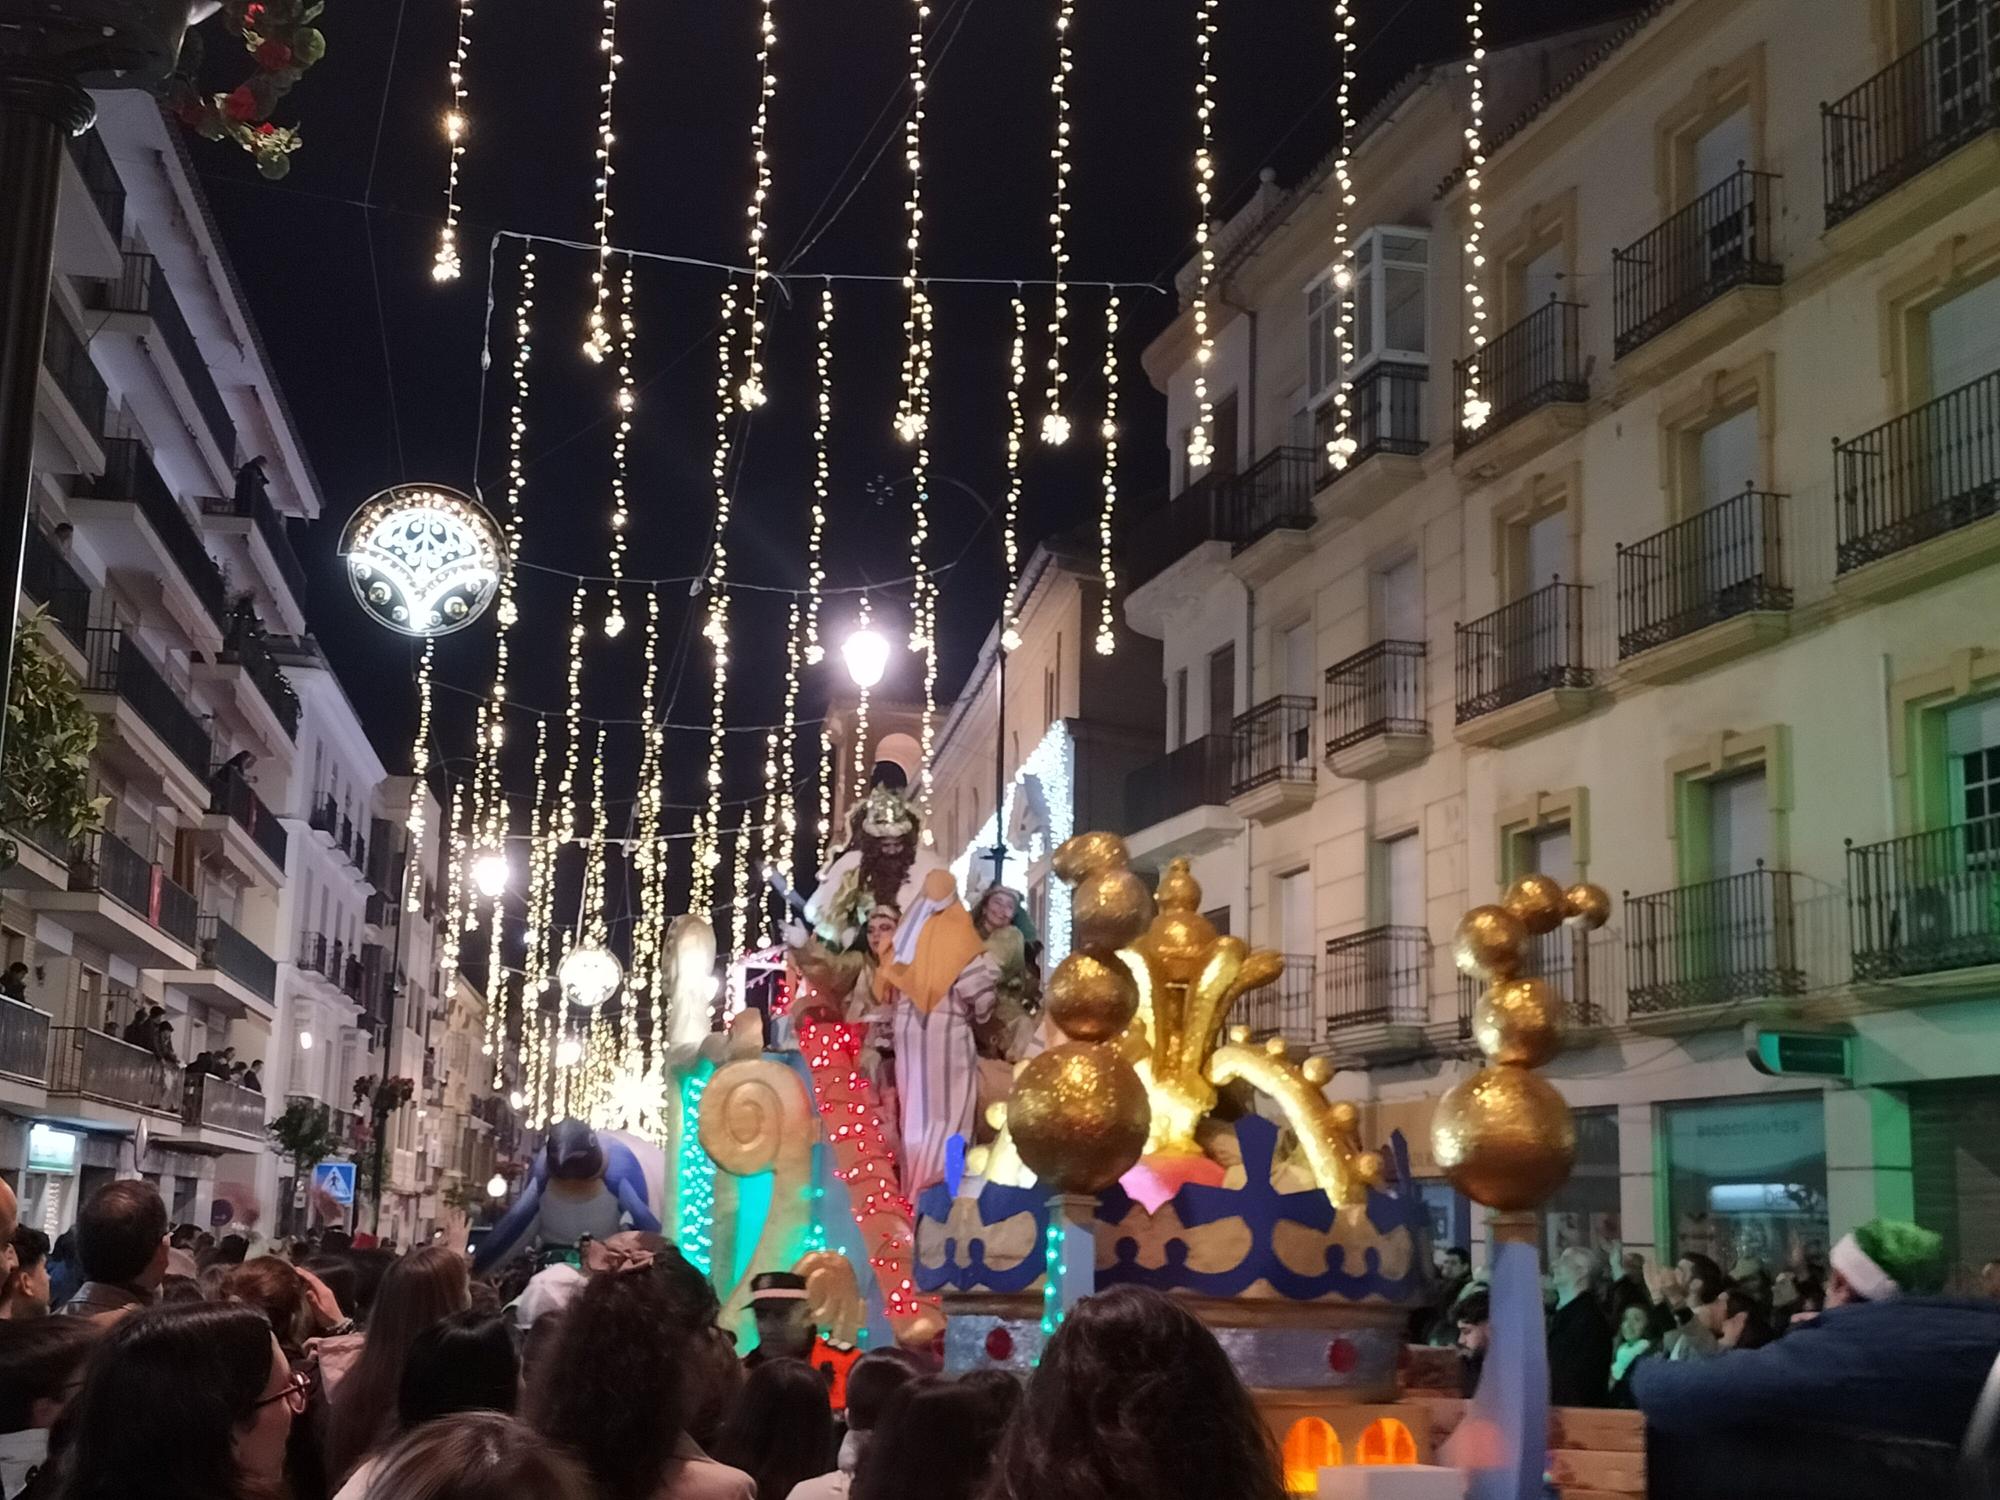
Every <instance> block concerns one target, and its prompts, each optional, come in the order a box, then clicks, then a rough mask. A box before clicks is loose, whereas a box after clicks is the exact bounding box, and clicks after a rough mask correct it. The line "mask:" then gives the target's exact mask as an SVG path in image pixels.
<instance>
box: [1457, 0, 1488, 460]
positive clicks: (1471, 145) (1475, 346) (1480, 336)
mask: <svg viewBox="0 0 2000 1500" xmlns="http://www.w3.org/2000/svg"><path fill="white" fill-rule="evenodd" d="M1465 25H1466V30H1467V32H1468V33H1469V34H1470V36H1471V40H1472V58H1471V61H1469V62H1468V63H1466V65H1465V71H1466V77H1467V80H1468V81H1469V82H1470V84H1471V93H1472V97H1471V100H1470V103H1469V117H1468V119H1467V122H1466V126H1465V152H1466V169H1465V193H1466V203H1465V217H1466V230H1465V295H1466V298H1467V301H1468V303H1469V305H1470V307H1471V309H1472V315H1471V324H1470V326H1469V327H1468V328H1467V330H1466V332H1467V333H1468V334H1469V335H1470V336H1471V339H1472V352H1471V353H1470V354H1469V355H1467V356H1466V361H1465V407H1464V410H1463V411H1462V412H1461V413H1460V420H1461V421H1462V422H1463V423H1464V424H1465V430H1466V431H1467V432H1477V431H1478V430H1479V429H1480V428H1482V427H1484V426H1485V425H1486V419H1487V418H1488V417H1489V416H1491V415H1492V411H1493V407H1492V403H1491V402H1489V401H1487V399H1486V398H1485V397H1484V396H1482V395H1481V394H1480V390H1481V385H1480V379H1479V361H1480V357H1481V356H1482V355H1483V354H1484V353H1485V352H1486V247H1485V234H1486V220H1485V213H1486V210H1485V208H1484V207H1483V206H1482V205H1481V204H1480V201H1479V199H1480V196H1481V186H1480V174H1481V172H1482V170H1483V169H1484V168H1485V166H1486V140H1485V133H1486V132H1485V119H1484V116H1485V112H1486V70H1485V66H1484V64H1485V62H1486V28H1485V20H1484V0H1469V4H1468V5H1467V8H1466V12H1465Z"/></svg>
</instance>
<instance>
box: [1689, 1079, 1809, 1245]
mask: <svg viewBox="0 0 2000 1500" xmlns="http://www.w3.org/2000/svg"><path fill="white" fill-rule="evenodd" d="M1660 1112H1661V1115H1662V1116H1663V1120H1662V1124H1663V1125H1664V1127H1665V1129H1664V1131H1663V1134H1664V1135H1665V1136H1666V1141H1667V1166H1668V1171H1667V1207H1668V1213H1669V1221H1668V1224H1667V1225H1666V1226H1665V1228H1666V1230H1667V1234H1668V1235H1669V1236H1670V1237H1669V1238H1666V1239H1665V1243H1667V1244H1670V1245H1673V1246H1675V1247H1676V1248H1677V1249H1679V1250H1680V1251H1683V1252H1685V1251H1689V1250H1700V1251H1702V1252H1703V1253H1705V1254H1707V1255H1709V1256H1711V1257H1712V1258H1713V1259H1714V1260H1715V1261H1716V1262H1717V1264H1719V1265H1721V1266H1723V1267H1724V1268H1725V1269H1727V1268H1728V1267H1730V1266H1733V1265H1735V1264H1736V1262H1737V1261H1738V1260H1740V1259H1741V1258H1742V1257H1744V1256H1746V1255H1755V1256H1757V1257H1759V1258H1760V1259H1761V1260H1762V1261H1763V1262H1764V1264H1765V1265H1767V1266H1781V1265H1793V1264H1797V1263H1799V1262H1800V1261H1802V1260H1804V1259H1806V1258H1807V1257H1809V1256H1811V1257H1821V1256H1824V1255H1825V1253H1826V1247H1827V1238H1826V1236H1827V1203H1826V1109H1825V1106H1824V1105H1823V1104H1822V1103H1821V1100H1820V1096H1819V1095H1818V1094H1810V1095H1805V1096H1779V1097H1776V1098H1770V1099H1762V1100H1759V1101H1757V1102H1756V1103H1742V1104H1739V1103H1734V1102H1731V1103H1719V1104H1670V1105H1666V1106H1664V1107H1663V1108H1662V1109H1661V1111H1660Z"/></svg>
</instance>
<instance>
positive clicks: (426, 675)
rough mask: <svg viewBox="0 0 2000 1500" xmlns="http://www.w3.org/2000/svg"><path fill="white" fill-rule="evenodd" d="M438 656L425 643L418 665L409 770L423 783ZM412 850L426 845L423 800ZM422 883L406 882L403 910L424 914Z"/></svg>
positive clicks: (415, 803) (414, 801) (413, 820)
mask: <svg viewBox="0 0 2000 1500" xmlns="http://www.w3.org/2000/svg"><path fill="white" fill-rule="evenodd" d="M436 654H437V637H436V636H427V637H425V639H424V654H423V655H422V656H421V657H420V658H419V659H418V662H417V738H416V743H415V744H413V745H412V746H411V747H410V769H411V770H412V771H413V772H415V773H416V776H417V779H418V780H419V781H420V782H421V781H422V780H423V778H424V777H425V776H426V775H427V774H428V773H429V771H430V766H431V663H432V660H433V658H434V657H435V656H436ZM409 826H410V847H411V848H412V849H415V848H418V847H420V846H421V845H422V843H423V841H424V805H423V801H422V799H421V798H418V797H412V798H411V799H410V825H409ZM422 884H423V882H422V881H419V880H415V879H406V880H405V881H404V882H403V886H404V889H403V910H404V911H407V912H418V911H421V910H423V904H424V902H423V896H422V894H421V892H420V890H419V887H420V886H421V885H422Z"/></svg>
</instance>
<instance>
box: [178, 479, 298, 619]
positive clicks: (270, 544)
mask: <svg viewBox="0 0 2000 1500" xmlns="http://www.w3.org/2000/svg"><path fill="white" fill-rule="evenodd" d="M201 513H202V514H203V515H205V516H248V517H249V518H250V522H251V524H252V525H254V526H255V527H256V528H257V535H259V536H261V537H262V538H263V539H264V545H265V546H266V547H267V548H268V549H270V553H271V557H272V560H273V561H275V562H276V563H277V565H278V572H279V573H280V574H281V575H283V577H284V580H285V584H286V586H287V587H288V588H290V589H291V591H292V597H293V598H294V599H296V600H297V601H298V602H299V603H301V604H303V603H305V598H306V570H305V564H303V563H301V562H300V561H299V554H298V553H297V552H296V551H295V550H294V549H293V547H292V538H291V534H290V533H289V532H288V531H286V530H285V518H284V517H283V516H281V515H279V514H278V510H277V507H276V506H274V505H272V504H271V501H270V497H269V496H266V495H262V494H260V495H258V496H257V497H256V499H255V500H252V501H249V502H247V503H239V502H238V501H236V500H235V499H234V498H232V497H231V496H228V495H204V496H202V500H201Z"/></svg>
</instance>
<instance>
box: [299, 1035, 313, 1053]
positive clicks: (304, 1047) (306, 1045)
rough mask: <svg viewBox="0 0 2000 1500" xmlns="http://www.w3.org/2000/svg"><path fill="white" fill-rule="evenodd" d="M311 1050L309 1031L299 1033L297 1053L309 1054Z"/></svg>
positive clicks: (311, 1042) (311, 1036)
mask: <svg viewBox="0 0 2000 1500" xmlns="http://www.w3.org/2000/svg"><path fill="white" fill-rule="evenodd" d="M312 1049H313V1034H312V1033H311V1032H310V1031H301V1032H300V1033H299V1051H301V1052H310V1051H312Z"/></svg>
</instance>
